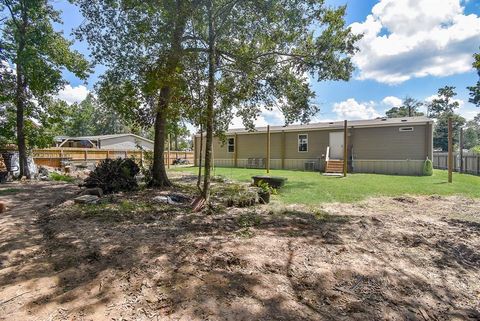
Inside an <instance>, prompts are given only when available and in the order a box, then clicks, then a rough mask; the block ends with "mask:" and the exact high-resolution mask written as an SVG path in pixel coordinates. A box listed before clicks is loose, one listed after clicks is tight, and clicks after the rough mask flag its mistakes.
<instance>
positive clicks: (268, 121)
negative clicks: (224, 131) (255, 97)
mask: <svg viewBox="0 0 480 321" xmlns="http://www.w3.org/2000/svg"><path fill="white" fill-rule="evenodd" d="M254 124H255V127H265V126H267V125H272V126H274V125H284V124H285V117H283V114H282V112H281V111H280V110H279V109H278V108H273V109H272V110H267V109H266V108H262V112H261V114H260V115H259V116H258V117H257V119H256V120H255V122H254ZM244 127H245V126H244V125H243V121H242V119H241V118H240V117H238V116H235V117H233V119H232V121H231V122H230V126H229V129H234V128H244Z"/></svg>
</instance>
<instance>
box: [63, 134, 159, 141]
mask: <svg viewBox="0 0 480 321" xmlns="http://www.w3.org/2000/svg"><path fill="white" fill-rule="evenodd" d="M124 136H134V137H135V138H139V139H143V140H146V141H149V142H152V143H153V141H151V140H150V139H147V138H145V137H141V136H138V135H135V134H111V135H96V136H77V137H70V136H56V137H55V141H63V140H65V139H71V140H91V141H95V140H105V139H109V138H118V137H124Z"/></svg>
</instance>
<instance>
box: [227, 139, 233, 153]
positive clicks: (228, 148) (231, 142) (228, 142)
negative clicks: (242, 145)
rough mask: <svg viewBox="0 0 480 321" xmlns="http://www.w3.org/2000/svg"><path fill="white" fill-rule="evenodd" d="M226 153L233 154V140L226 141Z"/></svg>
mask: <svg viewBox="0 0 480 321" xmlns="http://www.w3.org/2000/svg"><path fill="white" fill-rule="evenodd" d="M227 151H228V152H229V153H234V152H235V138H229V139H228V141H227Z"/></svg>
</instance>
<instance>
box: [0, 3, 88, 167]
mask: <svg viewBox="0 0 480 321" xmlns="http://www.w3.org/2000/svg"><path fill="white" fill-rule="evenodd" d="M0 12H7V17H6V18H5V19H3V20H1V21H0V24H1V30H2V40H1V47H2V57H1V58H2V60H4V61H6V62H7V63H8V64H10V65H12V66H15V70H14V72H13V74H14V77H11V75H7V76H4V75H5V72H6V70H5V68H2V69H0V71H1V72H2V75H1V77H0V86H6V87H8V88H14V94H13V95H10V96H9V99H8V100H7V101H6V102H5V101H4V102H3V103H11V104H12V105H13V106H14V108H15V112H16V135H17V145H18V151H19V160H20V162H19V165H20V176H27V177H30V173H29V170H28V167H27V137H26V132H25V124H26V123H25V122H26V118H28V117H32V114H35V112H36V111H38V110H39V109H41V108H42V106H44V105H45V101H46V100H48V99H49V96H50V95H51V94H54V93H55V92H57V91H58V90H59V89H60V88H62V86H63V85H64V84H65V81H64V80H63V78H62V71H63V70H64V69H67V70H69V71H71V72H73V73H74V74H75V75H76V76H77V77H79V78H81V79H85V78H86V76H87V73H88V71H89V64H88V62H87V61H86V60H85V59H84V58H83V56H82V55H81V54H80V53H78V52H77V51H74V50H71V48H70V46H71V45H72V42H70V41H68V40H66V39H65V38H63V36H62V34H61V33H60V32H56V31H55V30H54V28H53V24H54V23H62V21H61V19H60V14H59V12H58V11H56V10H54V9H53V6H52V5H51V4H50V2H49V1H47V0H0ZM2 63H3V61H2ZM7 72H8V71H7ZM13 78H14V79H13ZM12 81H13V83H12Z"/></svg>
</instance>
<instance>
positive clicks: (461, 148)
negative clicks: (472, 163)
mask: <svg viewBox="0 0 480 321" xmlns="http://www.w3.org/2000/svg"><path fill="white" fill-rule="evenodd" d="M460 173H463V128H460Z"/></svg>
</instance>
